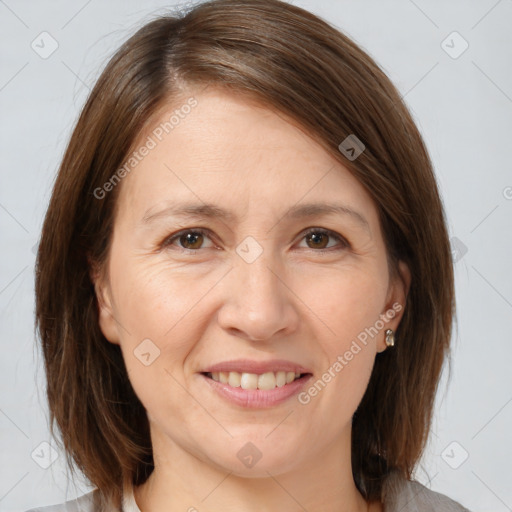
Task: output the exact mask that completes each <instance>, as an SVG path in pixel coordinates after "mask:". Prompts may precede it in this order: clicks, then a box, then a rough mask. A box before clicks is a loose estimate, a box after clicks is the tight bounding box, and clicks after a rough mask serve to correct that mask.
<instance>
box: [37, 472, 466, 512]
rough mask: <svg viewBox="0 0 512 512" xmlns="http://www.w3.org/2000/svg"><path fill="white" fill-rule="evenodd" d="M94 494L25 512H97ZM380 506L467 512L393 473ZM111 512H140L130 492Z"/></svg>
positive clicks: (390, 511) (400, 511)
mask: <svg viewBox="0 0 512 512" xmlns="http://www.w3.org/2000/svg"><path fill="white" fill-rule="evenodd" d="M97 492H98V491H97V490H94V491H91V492H89V493H88V494H85V495H84V496H81V497H80V498H77V499H76V500H71V501H66V503H62V504H60V505H51V506H48V507H41V508H34V509H31V510H28V511H27V512H97V509H96V508H95V507H94V502H95V500H94V497H95V493H97ZM382 503H383V508H384V512H470V511H469V510H468V509H467V508H464V507H463V506H462V505H460V504H459V503H457V502H456V501H453V500H452V499H450V498H448V497H447V496H445V495H444V494H439V493H437V492H434V491H431V490H430V489H428V488H427V487H425V486H424V485H422V484H420V483H419V482H416V481H414V480H412V481H409V480H405V479H404V478H403V477H401V476H400V475H399V474H398V473H396V472H394V473H391V474H390V475H389V476H388V477H387V478H386V480H385V482H384V485H383V488H382ZM112 512H141V511H140V509H139V507H138V506H137V503H136V502H135V498H134V496H133V490H132V489H125V492H124V495H123V505H122V507H121V509H120V510H112Z"/></svg>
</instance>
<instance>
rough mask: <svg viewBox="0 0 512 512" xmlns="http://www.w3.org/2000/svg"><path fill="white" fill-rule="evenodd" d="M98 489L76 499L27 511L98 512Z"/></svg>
mask: <svg viewBox="0 0 512 512" xmlns="http://www.w3.org/2000/svg"><path fill="white" fill-rule="evenodd" d="M97 503H98V491H97V490H94V491H91V492H89V493H87V494H84V495H83V496H80V497H79V498H76V499H74V500H69V501H66V502H65V503H60V504H59V505H49V506H45V507H38V508H32V509H30V510H27V512H97V511H98V506H97Z"/></svg>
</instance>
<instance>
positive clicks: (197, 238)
mask: <svg viewBox="0 0 512 512" xmlns="http://www.w3.org/2000/svg"><path fill="white" fill-rule="evenodd" d="M205 240H210V237H209V236H208V234H207V232H206V231H205V230H203V229H199V228H197V229H186V230H183V231H180V232H179V233H176V234H175V235H173V236H170V237H169V238H167V239H166V240H164V242H163V243H162V246H163V247H171V248H174V249H176V248H177V249H183V250H188V251H198V250H199V249H209V248H211V247H213V244H212V243H211V242H210V245H209V246H206V247H204V243H205ZM175 242H177V245H178V246H177V247H176V244H175ZM173 246H174V247H173Z"/></svg>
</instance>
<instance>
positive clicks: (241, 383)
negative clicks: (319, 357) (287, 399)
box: [201, 370, 312, 391]
mask: <svg viewBox="0 0 512 512" xmlns="http://www.w3.org/2000/svg"><path fill="white" fill-rule="evenodd" d="M201 373H202V375H204V376H205V377H206V378H208V379H211V380H213V381H215V382H219V383H221V384H225V385H227V386H229V387H231V388H241V389H247V390H256V389H259V390H262V391H269V390H272V389H276V388H282V387H285V386H287V385H290V384H292V383H293V382H295V381H299V380H301V379H303V380H305V379H307V378H309V377H310V376H311V375H312V374H311V373H308V372H304V373H301V372H295V371H285V370H279V371H269V372H264V373H248V372H236V371H219V372H201Z"/></svg>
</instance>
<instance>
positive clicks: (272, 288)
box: [219, 237, 297, 340]
mask: <svg viewBox="0 0 512 512" xmlns="http://www.w3.org/2000/svg"><path fill="white" fill-rule="evenodd" d="M251 238H252V237H247V238H246V239H245V240H244V241H242V242H241V243H240V244H239V246H238V247H237V248H236V252H237V258H235V261H234V268H233V270H232V272H230V274H231V275H230V277H229V281H230V282H229V287H228V292H227V293H228V295H229V298H228V299H227V300H226V302H225V304H224V305H223V307H222V311H221V312H220V315H219V320H220V321H221V323H222V325H223V327H224V328H228V329H236V330H237V331H239V333H238V334H239V335H240V334H242V335H243V336H245V337H248V338H251V339H260V340H263V339H268V338H270V337H272V336H273V335H274V334H275V333H277V332H278V331H281V330H283V329H285V330H289V329H291V328H293V327H294V326H295V323H296V320H297V319H296V313H295V310H294V306H293V303H292V301H291V297H290V294H289V291H288V290H287V287H286V286H285V285H284V284H283V282H282V280H283V277H281V274H282V273H283V272H284V271H283V269H282V268H281V265H280V264H279V261H278V259H277V258H274V253H273V252H272V250H271V248H270V247H266V248H265V249H264V248H263V246H262V244H260V243H258V242H257V241H256V240H255V239H254V238H252V239H251Z"/></svg>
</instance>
